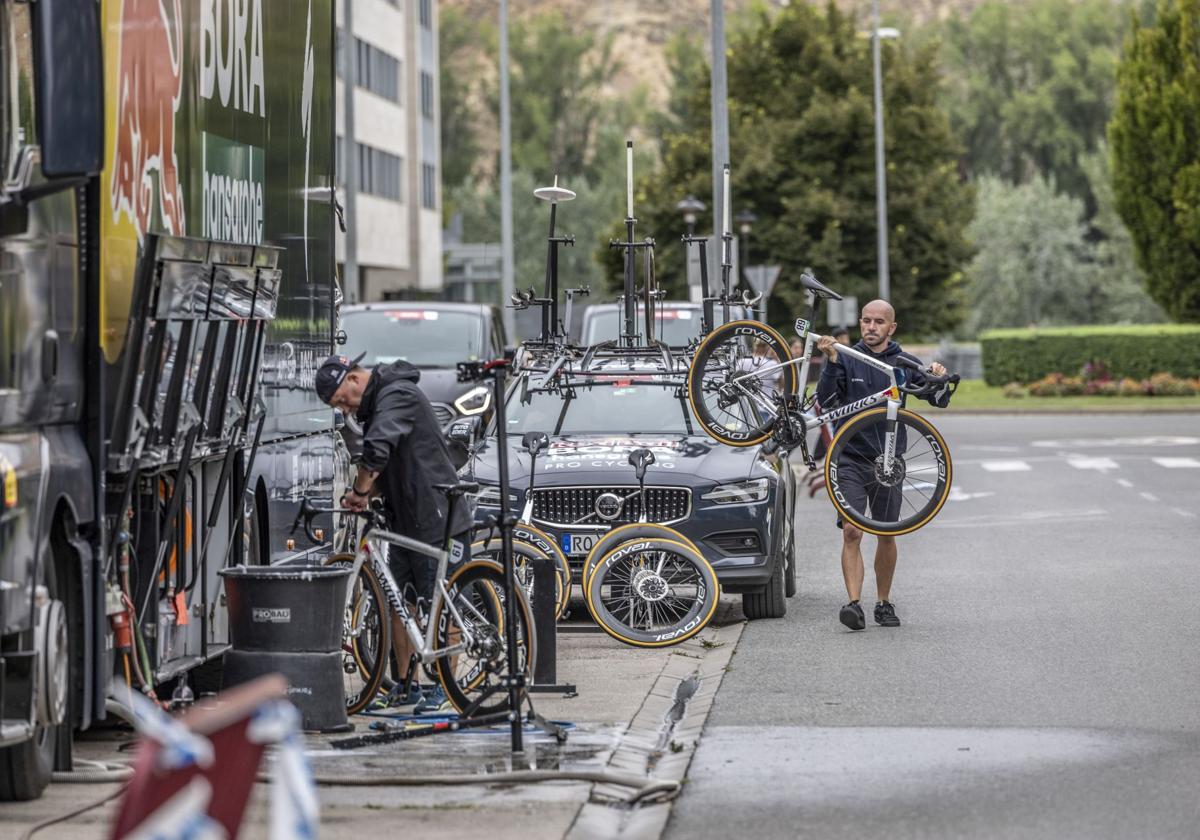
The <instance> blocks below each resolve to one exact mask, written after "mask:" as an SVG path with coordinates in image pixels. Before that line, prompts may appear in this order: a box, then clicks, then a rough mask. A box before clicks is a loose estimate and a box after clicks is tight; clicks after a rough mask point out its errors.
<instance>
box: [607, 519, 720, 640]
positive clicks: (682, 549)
mask: <svg viewBox="0 0 1200 840" xmlns="http://www.w3.org/2000/svg"><path fill="white" fill-rule="evenodd" d="M585 591H586V593H587V605H588V609H589V610H590V611H591V613H592V617H593V618H594V619H595V620H596V623H597V624H599V625H600V627H601V628H602V629H603V630H604V632H605V633H607V634H608V635H610V636H612V637H613V638H614V639H619V640H620V641H622V642H624V643H625V644H627V645H634V646H636V647H665V646H667V645H674V644H678V643H679V642H682V641H685V640H686V639H690V638H691V637H692V636H694V635H696V634H697V633H699V632H700V631H701V630H703V629H704V627H705V625H707V624H708V622H709V620H710V619H711V618H712V616H713V612H715V611H716V609H717V599H718V596H719V595H720V587H719V585H718V583H717V575H716V572H714V571H713V569H712V566H710V565H709V563H708V561H707V560H705V559H704V557H703V555H701V554H699V553H697V552H696V551H693V550H692V548H691V547H690V546H688V545H686V544H684V543H682V542H679V541H677V540H667V539H662V538H659V537H652V538H649V539H637V538H635V539H632V540H628V541H627V542H624V543H622V544H620V545H618V546H617V547H616V548H614V549H613V550H612V551H610V552H608V553H607V554H606V555H604V557H603V558H602V559H601V560H600V563H599V564H598V565H597V566H596V569H595V571H594V572H592V577H591V580H590V581H589V582H588V585H587V587H586V590H585Z"/></svg>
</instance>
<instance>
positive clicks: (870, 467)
mask: <svg viewBox="0 0 1200 840" xmlns="http://www.w3.org/2000/svg"><path fill="white" fill-rule="evenodd" d="M837 477H838V490H840V491H841V494H842V498H843V499H845V500H846V506H847V507H850V508H852V509H854V510H856V511H858V512H860V513H865V512H868V511H869V513H870V516H871V518H872V519H875V520H878V521H880V522H896V521H898V520H899V519H900V506H901V504H902V503H903V501H904V494H903V493H902V492H901V490H900V488H899V487H888V486H885V485H883V484H880V483H879V482H878V481H876V480H875V464H874V462H873V461H868V460H866V459H865V458H855V457H852V456H846V455H843V456H842V458H841V459H840V460H839V461H838V468H837ZM837 526H838V527H839V528H841V527H842V517H841V516H840V515H839V516H838V518H837Z"/></svg>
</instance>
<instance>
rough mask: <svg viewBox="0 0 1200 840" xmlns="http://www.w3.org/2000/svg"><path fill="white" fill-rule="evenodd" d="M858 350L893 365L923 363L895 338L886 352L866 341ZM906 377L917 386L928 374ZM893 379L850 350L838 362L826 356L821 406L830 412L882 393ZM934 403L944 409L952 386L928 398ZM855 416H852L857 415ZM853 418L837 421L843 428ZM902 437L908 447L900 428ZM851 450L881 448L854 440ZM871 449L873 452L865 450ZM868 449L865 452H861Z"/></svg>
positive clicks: (901, 444)
mask: <svg viewBox="0 0 1200 840" xmlns="http://www.w3.org/2000/svg"><path fill="white" fill-rule="evenodd" d="M854 349H855V350H858V351H859V352H861V353H866V354H867V355H868V356H871V357H873V358H876V359H879V360H880V361H881V362H886V363H887V364H889V365H892V366H893V367H895V366H896V363H897V361H898V360H899V359H900V358H905V359H907V360H909V361H910V362H914V363H916V364H918V365H919V364H921V360H920V359H918V358H917V357H916V356H913V355H911V354H909V353H905V352H904V351H903V350H901V349H900V345H899V344H897V343H896V342H895V341H891V340H889V341H888V344H887V347H885V348H884V349H883V352H882V353H872V352H871V349H870V348H869V347H867V345H866V343H865V342H863V341H859V342H858V343H857V344H855V345H854ZM904 375H905V377H907V379H908V381H909V382H911V383H912V384H913V385H919V384H920V383H921V382H922V380H923V379H924V377H923V376H922V375H921V373H920V372H919V371H910V370H906V371H904ZM891 384H892V382H891V379H889V378H888V375H887V374H886V373H884V372H883V371H881V370H877V369H876V368H873V367H871V366H870V365H868V364H867V363H866V362H862V361H859V360H858V359H855V358H851V357H850V356H849V355H848V354H846V353H838V357H837V361H836V362H831V361H829V359H828V358H826V359H825V364H824V367H823V368H822V370H821V379H820V380H819V381H818V382H817V402H819V403H820V404H821V408H822V409H825V410H826V411H828V410H829V409H831V408H837V407H838V406H841V405H849V404H850V403H852V402H854V401H855V400H861V399H862V398H863V397H869V396H871V395H872V394H878V393H879V392H880V391H883V390H885V389H887V388H890V387H891ZM905 398H906V395H905V394H904V393H903V392H901V394H900V404H901V405H904V402H905ZM924 399H926V400H927V401H928V402H929V403H930V404H931V405H935V406H937V407H938V408H944V407H945V406H946V404H947V403H948V402H949V401H950V392H949V390H948V389H943V390H942V391H939V392H938V393H936V394H934V395H933V396H929V397H925V398H924ZM853 416H854V415H853V414H852V415H850V417H853ZM850 417H845V418H843V419H841V420H839V421H838V422H837V424H836V425H837V426H838V427H840V426H841V425H842V424H843V423H845V422H847V421H848V420H850ZM900 435H901V436H900V437H899V438H898V440H897V447H898V448H900V449H903V448H904V445H905V438H904V429H903V428H901V429H900ZM847 449H848V450H849V451H853V452H855V453H856V454H858V455H860V456H862V457H867V458H873V457H874V456H875V455H877V454H878V452H879V450H878V448H877V447H875V446H874V445H873V444H872V443H870V442H864V443H861V444H856V443H854V442H850V443H849V444H848V446H847ZM865 449H871V450H873V451H870V452H868V451H865ZM859 450H864V451H859Z"/></svg>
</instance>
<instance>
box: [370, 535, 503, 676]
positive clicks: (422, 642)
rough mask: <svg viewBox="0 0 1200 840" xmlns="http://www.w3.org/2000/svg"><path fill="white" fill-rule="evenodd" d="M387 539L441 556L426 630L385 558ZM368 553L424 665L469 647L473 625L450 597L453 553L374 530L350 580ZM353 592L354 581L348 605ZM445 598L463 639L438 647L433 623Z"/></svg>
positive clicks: (420, 552) (392, 609)
mask: <svg viewBox="0 0 1200 840" xmlns="http://www.w3.org/2000/svg"><path fill="white" fill-rule="evenodd" d="M384 543H388V544H391V545H395V546H399V547H400V548H406V549H408V550H410V551H415V552H417V553H419V554H424V555H425V556H426V557H432V558H433V559H435V560H437V572H436V576H435V578H434V580H435V581H436V583H435V584H434V587H433V602H432V603H431V604H430V605H429V617H430V619H431V620H430V621H428V622H427V623H428V626H427V627H426V628H425V631H424V634H422V632H421V625H420V622H418V621H417V619H416V618H415V617H414V616H413V614H412V613H411V612H410V611H409V609H408V604H406V603H405V601H404V594H403V593H402V592H401V591H400V587H399V586H397V585H396V579H395V578H394V577H392V570H391V568H389V566H388V562H387V560H386V559H385V558H386V557H387V553H386V551H385V550H384V545H383V544H384ZM368 555H369V556H370V558H371V568H372V569H374V570H375V574H377V575H381V576H382V577H383V588H384V592H385V595H386V597H387V599H388V605H389V606H390V608H391V611H392V612H394V613H395V614H396V615H398V616H399V617H400V619H401V621H403V622H404V628H405V630H406V631H407V632H408V638H409V640H410V641H411V642H412V646H413V649H414V650H415V651H416V653H417V655H418V656H419V657H420V659H421V664H422V665H428V664H429V663H430V662H432V661H433V660H435V659H440V658H442V657H443V656H454V655H455V654H458V653H462V652H463V651H464V650H466V649H467V646H468V645H469V644H470V643H471V642H472V641H473V639H472V637H471V635H470V627H469V626H468V625H467V624H466V623H465V622H464V621H463V617H462V614H461V613H460V612H459V611H458V609H457V608H456V607H455V605H454V601H453V600H452V599H451V598H450V592H449V590H448V589H446V569H447V567H448V566H449V563H450V553H449V552H448V551H446V550H445V549H441V548H436V547H435V546H432V545H430V544H429V543H424V542H421V541H420V540H414V539H412V538H411V537H405V536H403V535H401V534H393V533H392V532H391V531H382V530H372V531H371V533H370V534H369V535H368V536H367V537H365V538H364V539H363V540H362V543H361V545H360V546H359V548H358V550H357V551H356V552H355V554H354V565H353V567H352V569H351V572H350V580H352V581H353V580H356V579H357V578H358V573H359V571H360V570H361V569H362V566H363V563H365V562H366V561H367V557H368ZM353 595H354V587H353V586H352V585H351V586H349V587H347V589H346V608H347V609H349V608H350V606H351V599H352V598H353ZM443 602H444V603H445V605H446V608H447V609H449V610H450V614H451V615H453V616H454V620H455V621H457V622H458V626H459V627H460V628H461V629H462V632H463V639H462V641H460V642H458V643H457V644H454V645H451V646H450V647H447V648H437V647H434V638H433V634H434V631H435V629H436V628H435V627H434V626H433V621H432V617H433V615H434V613H436V612H437V611H438V608H439V607H440V606H441V605H442V603H443ZM475 617H476V618H477V619H478V620H480V621H486V620H487V619H486V618H484V617H483V616H482V615H479V614H478V613H476V615H475ZM389 620H390V619H389Z"/></svg>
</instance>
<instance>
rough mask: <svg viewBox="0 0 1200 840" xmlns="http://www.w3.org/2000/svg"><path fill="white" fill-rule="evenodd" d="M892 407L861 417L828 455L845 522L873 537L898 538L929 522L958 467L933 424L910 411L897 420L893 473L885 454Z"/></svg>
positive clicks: (829, 482)
mask: <svg viewBox="0 0 1200 840" xmlns="http://www.w3.org/2000/svg"><path fill="white" fill-rule="evenodd" d="M889 426H890V423H889V422H888V419H887V408H886V407H882V408H873V409H871V410H869V411H864V412H862V413H861V414H856V415H855V416H854V417H852V418H851V419H850V420H849V421H848V422H847V423H846V424H845V425H844V426H842V427H841V428H840V429H839V430H838V432H837V434H836V435H835V436H834V438H833V443H831V444H830V445H829V452H828V453H826V456H825V488H826V490H828V491H829V498H830V500H831V501H832V502H833V506H834V507H835V508H837V510H838V513H839V514H841V516H842V518H843V519H845V520H846V521H848V522H850V523H852V524H853V525H855V526H857V527H858V528H861V529H862V530H864V531H866V532H867V533H869V534H877V535H879V536H889V537H894V536H899V535H900V534H907V533H909V532H910V531H915V530H917V529H918V528H920V527H921V526H923V525H926V524H928V523H929V521H930V520H931V519H933V517H934V516H936V515H937V512H938V511H939V510H941V509H942V505H944V504H945V503H946V498H947V497H948V496H949V495H950V481H951V478H952V476H953V467H952V464H951V463H950V449H949V447H947V446H946V441H945V440H943V439H942V436H941V434H939V433H938V430H937V429H935V428H934V427H933V426H932V425H931V424H930V423H929V421H928V420H926V419H925V418H924V417H922V416H921V415H919V414H914V413H913V412H911V411H908V410H907V409H900V411H899V412H898V414H897V417H896V424H895V434H896V450H895V451H896V455H895V459H894V461H893V464H892V469H891V470H890V471H885V470H884V466H883V454H882V453H883V451H884V447H885V443H886V440H887V432H888V428H889Z"/></svg>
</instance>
